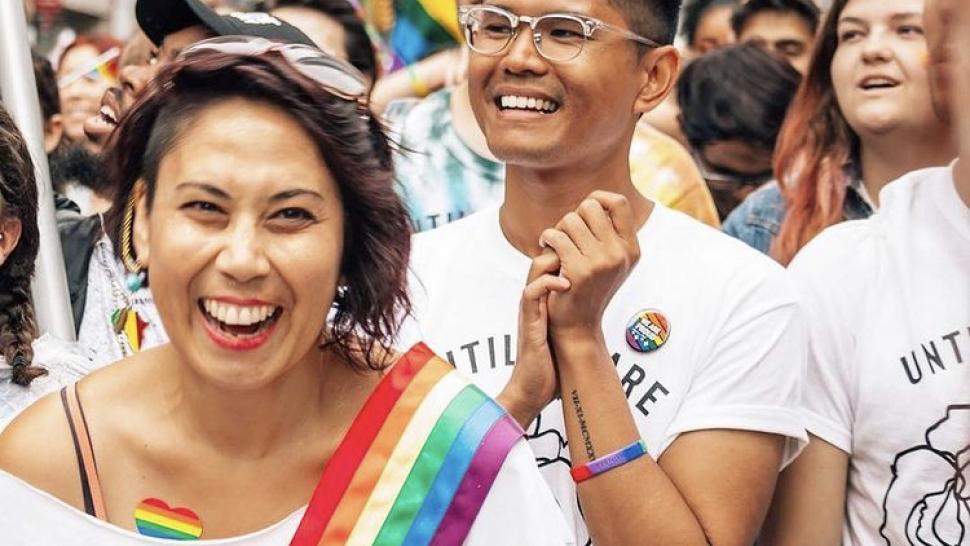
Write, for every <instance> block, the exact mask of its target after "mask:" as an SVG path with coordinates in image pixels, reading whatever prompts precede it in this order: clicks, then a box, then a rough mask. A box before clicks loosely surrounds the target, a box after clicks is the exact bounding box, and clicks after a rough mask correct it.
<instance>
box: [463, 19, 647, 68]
mask: <svg viewBox="0 0 970 546" xmlns="http://www.w3.org/2000/svg"><path fill="white" fill-rule="evenodd" d="M458 21H459V22H460V23H461V26H462V27H463V28H464V31H465V41H466V42H467V43H468V47H470V48H471V49H472V50H473V51H475V52H477V53H481V54H482V55H498V54H499V53H501V52H502V51H504V50H505V48H507V47H508V46H509V44H510V43H512V40H514V39H515V37H516V36H517V35H518V32H519V25H521V24H522V23H525V24H527V25H529V28H531V29H532V41H533V43H535V46H536V50H537V51H538V52H539V54H540V55H542V56H543V57H545V58H546V59H548V60H550V61H553V62H559V63H561V62H566V61H571V60H573V59H575V58H576V57H577V56H579V54H580V53H582V51H583V46H584V45H586V41H587V40H589V39H590V38H591V37H592V36H593V33H595V32H596V31H598V30H608V31H611V32H615V33H617V34H619V35H620V36H622V37H624V38H626V39H627V40H633V41H634V42H638V43H640V44H643V45H645V46H647V47H661V44H659V43H657V42H655V41H653V40H651V39H649V38H644V37H643V36H640V35H639V34H635V33H633V32H630V31H628V30H625V29H622V28H619V27H615V26H613V25H610V24H609V23H605V22H603V21H600V20H599V19H594V18H592V17H585V16H580V15H571V14H566V13H551V14H548V15H542V16H539V17H529V16H526V15H516V14H514V13H512V12H510V11H508V10H504V9H502V8H499V7H495V6H487V5H474V6H462V7H461V8H459V10H458Z"/></svg>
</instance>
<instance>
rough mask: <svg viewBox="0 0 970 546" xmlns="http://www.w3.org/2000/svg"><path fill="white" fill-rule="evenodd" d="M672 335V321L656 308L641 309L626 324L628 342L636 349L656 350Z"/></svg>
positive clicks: (645, 351) (643, 350) (642, 350)
mask: <svg viewBox="0 0 970 546" xmlns="http://www.w3.org/2000/svg"><path fill="white" fill-rule="evenodd" d="M669 337H670V322H668V321H667V317H665V316H664V314H663V313H661V312H660V311H657V310H656V309H645V310H643V311H640V312H639V313H637V314H636V315H633V318H632V319H630V322H629V323H628V324H627V325H626V342H627V344H628V345H630V348H631V349H633V350H634V351H637V352H641V353H649V352H651V351H656V350H657V349H659V348H660V347H662V346H663V344H664V343H666V342H667V338H669Z"/></svg>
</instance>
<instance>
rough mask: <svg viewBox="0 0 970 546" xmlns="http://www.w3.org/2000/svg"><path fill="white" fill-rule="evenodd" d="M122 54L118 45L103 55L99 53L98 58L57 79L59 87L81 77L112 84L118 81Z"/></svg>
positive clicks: (63, 86) (65, 85)
mask: <svg viewBox="0 0 970 546" xmlns="http://www.w3.org/2000/svg"><path fill="white" fill-rule="evenodd" d="M120 54H121V50H120V49H118V48H117V47H113V48H111V49H109V50H108V51H105V52H104V53H102V54H101V55H98V57H97V58H96V59H94V60H93V61H91V64H90V65H88V66H86V67H84V68H82V69H80V70H76V71H74V72H73V73H71V74H68V75H66V76H64V77H63V78H61V79H60V80H58V81H57V87H58V88H61V89H63V88H65V87H67V86H69V85H71V84H72V83H74V82H76V81H78V80H80V79H81V78H88V79H89V80H93V81H98V80H105V81H107V82H109V83H111V84H112V85H113V84H115V83H117V82H118V70H119V68H118V57H119V56H120Z"/></svg>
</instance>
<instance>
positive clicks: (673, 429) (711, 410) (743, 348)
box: [661, 264, 808, 464]
mask: <svg viewBox="0 0 970 546" xmlns="http://www.w3.org/2000/svg"><path fill="white" fill-rule="evenodd" d="M734 279H735V282H732V283H731V284H729V285H728V286H730V287H731V289H732V290H731V292H730V293H728V294H724V295H723V297H722V298H720V299H719V306H718V308H717V310H716V313H715V315H716V316H715V317H713V318H712V322H711V325H712V329H711V331H710V332H709V336H708V338H707V339H708V340H710V341H709V342H707V343H706V344H704V343H703V340H699V342H698V351H700V352H698V353H696V354H695V355H694V358H693V360H694V361H695V362H696V365H695V366H696V367H695V368H694V370H693V377H692V379H691V383H690V387H689V391H688V392H687V395H686V398H685V400H684V402H683V405H682V406H681V408H680V411H679V412H678V414H677V417H675V418H674V420H673V421H672V422H671V423H670V425H669V426H668V429H667V434H666V437H665V439H664V445H663V446H662V449H661V451H663V450H665V449H666V448H667V447H668V446H669V445H670V444H671V443H672V442H673V441H674V440H675V439H676V437H677V436H678V435H679V434H681V433H684V432H688V431H696V430H710V429H730V430H747V431H757V432H766V433H771V434H777V435H780V436H784V437H786V439H787V442H786V449H785V457H784V461H783V464H788V463H789V462H791V461H792V460H793V459H794V457H795V456H796V455H797V454H798V452H799V451H800V450H801V448H803V447H804V446H805V444H806V443H807V441H808V437H807V434H806V433H805V424H804V422H803V419H802V416H801V413H800V411H799V398H800V384H801V380H802V376H803V374H804V362H805V343H806V341H805V336H806V334H805V326H804V322H803V317H802V314H801V309H800V306H799V304H798V301H797V292H796V291H795V289H794V286H793V285H792V283H791V280H790V279H789V278H788V275H787V273H786V272H785V271H784V270H783V269H781V268H780V267H777V266H774V265H773V264H772V267H770V268H769V267H766V266H764V265H760V267H757V268H753V267H749V268H739V271H736V272H734Z"/></svg>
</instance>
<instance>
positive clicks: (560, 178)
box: [499, 150, 653, 256]
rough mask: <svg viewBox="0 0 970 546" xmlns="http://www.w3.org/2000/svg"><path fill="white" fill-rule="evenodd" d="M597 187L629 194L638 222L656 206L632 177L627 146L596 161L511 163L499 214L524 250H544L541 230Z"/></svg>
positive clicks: (508, 233) (529, 253) (507, 234)
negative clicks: (541, 165)
mask: <svg viewBox="0 0 970 546" xmlns="http://www.w3.org/2000/svg"><path fill="white" fill-rule="evenodd" d="M596 190H602V191H608V192H612V193H618V194H621V195H624V196H626V198H627V199H629V201H630V204H631V206H632V207H633V213H634V216H635V218H636V219H637V225H638V226H642V225H643V223H644V222H646V220H647V217H648V216H649V215H650V211H651V210H653V204H652V203H651V202H650V201H649V200H647V199H646V198H645V197H643V195H641V194H640V192H638V191H637V190H636V188H635V187H634V186H633V182H632V181H631V180H630V163H629V151H628V150H624V151H623V152H622V153H618V154H616V157H615V158H613V159H611V160H610V161H608V162H605V163H601V164H598V165H596V166H589V165H587V166H583V165H569V166H565V167H561V168H555V169H543V170H539V169H534V168H531V167H523V166H517V165H507V166H506V174H505V202H504V203H503V204H502V210H501V213H500V216H499V223H500V225H501V226H502V232H503V233H504V234H505V237H506V239H508V240H509V242H510V243H511V244H512V246H514V247H515V248H516V249H517V250H518V251H519V252H522V253H523V254H525V255H527V256H536V255H538V254H539V253H540V252H541V248H540V247H539V236H540V235H541V234H542V232H543V231H544V230H546V229H549V228H554V227H555V226H556V224H558V223H559V221H560V220H562V218H563V216H565V215H566V214H568V213H569V212H572V211H574V210H576V208H577V207H578V206H579V204H580V203H582V202H583V199H585V198H586V197H588V196H589V194H590V193H592V192H593V191H596Z"/></svg>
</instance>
